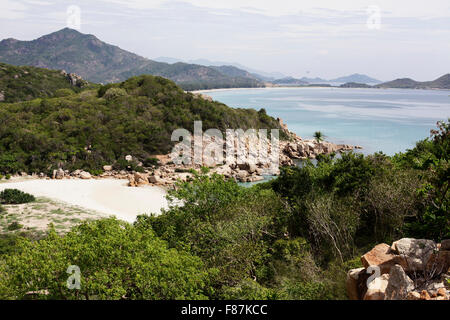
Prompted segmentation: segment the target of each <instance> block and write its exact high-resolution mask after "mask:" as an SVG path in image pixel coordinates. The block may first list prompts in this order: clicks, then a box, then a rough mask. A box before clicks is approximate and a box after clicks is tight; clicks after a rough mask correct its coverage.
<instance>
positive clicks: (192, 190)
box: [0, 122, 450, 299]
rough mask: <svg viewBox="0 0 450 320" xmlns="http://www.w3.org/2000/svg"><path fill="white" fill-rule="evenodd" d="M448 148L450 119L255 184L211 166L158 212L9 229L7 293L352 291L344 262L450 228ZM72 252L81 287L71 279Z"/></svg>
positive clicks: (115, 295) (278, 294)
mask: <svg viewBox="0 0 450 320" xmlns="http://www.w3.org/2000/svg"><path fill="white" fill-rule="evenodd" d="M449 151H450V150H449V123H448V122H446V123H440V124H439V127H438V130H435V131H433V133H432V137H431V139H426V140H424V141H421V142H419V143H417V146H416V147H415V148H414V149H412V150H409V151H407V152H405V153H403V154H398V155H396V156H394V157H388V156H386V155H383V154H381V153H377V154H374V155H371V156H363V155H361V154H353V153H349V154H344V155H342V157H340V158H334V157H333V155H331V156H322V157H319V158H318V163H317V165H313V164H312V163H306V165H305V166H303V167H301V168H299V167H290V168H284V169H283V170H282V174H281V176H280V177H279V178H277V179H276V180H273V181H271V182H268V183H264V184H260V185H256V186H254V187H252V188H244V187H240V186H239V185H238V184H236V183H235V182H233V181H226V180H224V179H223V177H222V176H219V175H210V176H209V175H207V174H206V173H207V171H206V170H205V171H203V172H202V173H199V174H196V176H195V179H194V181H193V182H191V183H179V185H178V188H176V190H173V191H171V192H170V195H169V199H170V200H171V201H172V202H171V203H172V205H171V206H170V207H169V209H168V210H166V211H164V212H163V214H162V215H160V216H157V217H155V216H151V215H150V216H149V215H142V216H140V217H138V219H137V221H136V222H135V223H134V224H133V225H129V224H125V223H121V222H118V221H117V220H114V219H106V220H100V221H97V222H89V223H84V224H82V225H81V226H79V227H77V228H75V229H74V230H73V231H72V232H70V233H69V234H67V235H66V236H58V235H56V234H55V233H54V232H53V231H51V232H50V234H49V235H48V236H47V238H45V239H44V240H40V241H32V240H22V239H17V238H14V239H11V238H10V239H4V240H2V241H3V243H4V242H8V243H10V245H11V246H13V248H14V249H13V250H12V249H11V248H9V249H8V250H5V249H3V250H2V251H3V252H4V253H3V255H2V256H0V279H2V281H0V284H1V285H0V297H2V298H23V297H24V295H25V293H26V292H29V291H41V290H44V289H45V290H47V291H48V295H44V294H36V295H34V296H33V297H32V298H44V299H48V298H59V299H61V298H64V299H66V298H67V299H88V298H89V299H92V298H100V299H144V298H146V299H167V298H174V299H206V298H208V299H345V298H346V292H345V278H346V272H347V271H348V270H349V269H351V268H355V267H359V266H360V262H359V256H360V255H361V254H362V253H364V252H366V251H367V250H368V249H370V248H371V247H372V246H373V245H374V244H377V243H380V242H386V243H390V242H392V240H394V239H398V238H400V237H406V236H407V237H417V238H422V237H423V238H428V239H434V240H436V241H439V240H441V239H443V238H449V237H450V211H449V200H450V196H449V193H448V187H449V186H448V183H449V180H450V179H449V166H448V160H449ZM180 200H181V201H183V206H177V205H175V204H176V203H180V202H179V201H180ZM0 240H1V239H0ZM0 244H1V242H0ZM0 249H1V247H0ZM30 262H31V263H30ZM72 264H74V265H78V266H79V267H80V268H81V284H82V286H81V290H75V291H73V290H72V291H71V290H67V288H66V286H65V283H66V280H67V278H68V274H66V269H67V267H68V266H69V265H72Z"/></svg>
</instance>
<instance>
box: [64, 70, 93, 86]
mask: <svg viewBox="0 0 450 320" xmlns="http://www.w3.org/2000/svg"><path fill="white" fill-rule="evenodd" d="M61 74H62V75H64V76H65V77H66V78H67V80H69V82H70V84H71V85H72V86H74V87H80V88H81V87H84V86H85V85H86V84H87V81H86V80H84V79H83V78H82V77H81V76H79V75H77V74H76V73H67V72H66V71H65V70H62V71H61Z"/></svg>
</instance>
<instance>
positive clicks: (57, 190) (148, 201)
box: [0, 179, 167, 222]
mask: <svg viewBox="0 0 450 320" xmlns="http://www.w3.org/2000/svg"><path fill="white" fill-rule="evenodd" d="M127 183H128V180H118V179H101V180H75V179H71V180H39V179H35V180H22V181H11V182H7V183H0V191H2V190H4V189H9V188H14V189H19V190H22V191H24V192H27V193H30V194H32V195H34V196H36V197H46V198H50V199H53V200H57V201H61V202H65V203H68V204H70V205H74V206H79V207H81V208H86V209H88V210H94V211H97V212H99V213H101V214H104V215H105V216H110V215H114V216H116V217H117V218H119V219H121V220H124V221H127V222H133V221H134V220H135V219H136V216H138V215H140V214H144V213H145V214H150V213H156V214H158V213H160V210H161V209H162V208H167V200H166V198H165V196H166V190H164V189H163V188H160V187H151V186H146V187H140V188H130V187H128V186H127Z"/></svg>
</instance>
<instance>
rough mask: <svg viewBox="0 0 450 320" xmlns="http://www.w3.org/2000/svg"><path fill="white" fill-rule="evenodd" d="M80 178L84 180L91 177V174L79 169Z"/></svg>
mask: <svg viewBox="0 0 450 320" xmlns="http://www.w3.org/2000/svg"><path fill="white" fill-rule="evenodd" d="M80 178H81V179H84V180H89V179H91V178H92V176H91V174H90V173H89V172H86V171H81V173H80Z"/></svg>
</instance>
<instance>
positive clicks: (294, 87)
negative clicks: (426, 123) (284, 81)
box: [186, 86, 450, 94]
mask: <svg viewBox="0 0 450 320" xmlns="http://www.w3.org/2000/svg"><path fill="white" fill-rule="evenodd" d="M253 89H258V90H261V89H359V90H361V89H376V90H391V89H395V90H429V91H436V90H440V91H450V89H443V88H357V87H355V88H351V87H339V86H298V87H296V86H277V87H254V88H218V89H202V90H192V91H186V92H190V93H193V94H195V93H208V92H221V91H233V90H253Z"/></svg>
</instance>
